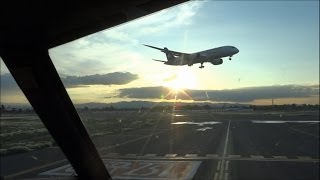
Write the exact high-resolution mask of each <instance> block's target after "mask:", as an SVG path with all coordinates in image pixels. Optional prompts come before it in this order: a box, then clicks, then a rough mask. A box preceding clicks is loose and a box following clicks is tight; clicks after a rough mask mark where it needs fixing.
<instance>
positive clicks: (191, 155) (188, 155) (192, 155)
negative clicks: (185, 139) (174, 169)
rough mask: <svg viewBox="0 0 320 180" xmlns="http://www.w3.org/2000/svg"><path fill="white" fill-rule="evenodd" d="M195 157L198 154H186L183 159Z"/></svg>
mask: <svg viewBox="0 0 320 180" xmlns="http://www.w3.org/2000/svg"><path fill="white" fill-rule="evenodd" d="M197 156H198V154H186V155H185V157H187V158H188V157H193V158H194V157H197Z"/></svg>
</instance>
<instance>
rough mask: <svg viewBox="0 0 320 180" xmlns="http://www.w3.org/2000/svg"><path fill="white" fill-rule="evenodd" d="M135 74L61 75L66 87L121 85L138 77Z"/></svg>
mask: <svg viewBox="0 0 320 180" xmlns="http://www.w3.org/2000/svg"><path fill="white" fill-rule="evenodd" d="M138 78H139V77H138V75H137V74H132V73H129V72H113V73H108V74H95V75H87V76H65V77H61V80H62V81H63V83H64V85H65V86H67V87H74V86H79V85H80V86H81V85H122V84H128V83H130V82H131V81H134V80H136V79H138Z"/></svg>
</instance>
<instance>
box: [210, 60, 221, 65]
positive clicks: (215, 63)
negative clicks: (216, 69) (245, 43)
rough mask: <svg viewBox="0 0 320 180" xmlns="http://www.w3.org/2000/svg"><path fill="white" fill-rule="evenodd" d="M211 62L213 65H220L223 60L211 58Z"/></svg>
mask: <svg viewBox="0 0 320 180" xmlns="http://www.w3.org/2000/svg"><path fill="white" fill-rule="evenodd" d="M211 63H212V64H213V65H220V64H222V63H223V60H222V59H213V60H211Z"/></svg>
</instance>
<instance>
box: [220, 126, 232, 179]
mask: <svg viewBox="0 0 320 180" xmlns="http://www.w3.org/2000/svg"><path fill="white" fill-rule="evenodd" d="M229 131H230V120H229V124H228V129H227V136H226V141H225V143H224V149H223V154H222V161H221V168H220V172H219V180H223V175H224V168H225V167H224V166H225V161H226V160H225V158H226V154H227V149H228V141H229Z"/></svg>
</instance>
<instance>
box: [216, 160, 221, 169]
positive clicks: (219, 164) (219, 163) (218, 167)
mask: <svg viewBox="0 0 320 180" xmlns="http://www.w3.org/2000/svg"><path fill="white" fill-rule="evenodd" d="M220 166H221V161H218V165H217V171H219V170H220Z"/></svg>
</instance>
